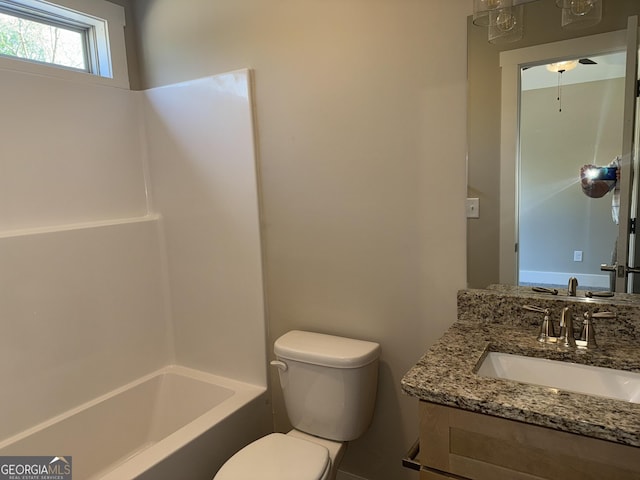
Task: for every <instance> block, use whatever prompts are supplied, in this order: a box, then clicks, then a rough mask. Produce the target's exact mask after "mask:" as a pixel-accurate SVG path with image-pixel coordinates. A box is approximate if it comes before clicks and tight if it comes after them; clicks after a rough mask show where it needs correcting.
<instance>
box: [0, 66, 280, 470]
mask: <svg viewBox="0 0 640 480" xmlns="http://www.w3.org/2000/svg"><path fill="white" fill-rule="evenodd" d="M0 86H2V87H3V88H2V89H1V90H0V99H2V101H3V105H5V108H4V111H5V113H7V112H10V113H11V114H12V115H4V116H3V119H2V120H0V126H1V127H2V128H3V132H4V135H3V150H4V155H3V175H2V178H3V179H0V192H2V193H0V204H1V205H0V264H2V266H3V268H2V272H1V273H0V287H1V288H0V303H1V304H2V305H3V307H2V315H3V320H4V328H3V331H4V333H3V335H2V336H0V360H1V361H0V382H1V383H2V385H3V388H4V391H5V392H7V395H4V396H3V398H2V400H0V412H2V413H3V418H4V420H3V423H2V425H0V442H4V443H7V442H9V443H12V440H8V439H14V440H15V439H16V438H20V437H21V436H23V435H24V434H25V432H28V431H30V429H32V428H34V427H36V426H37V425H42V424H43V422H44V423H46V422H49V421H51V419H53V418H59V416H60V415H64V414H65V412H69V411H74V410H75V409H77V408H78V406H79V405H83V404H85V403H86V402H94V401H95V400H96V399H99V398H103V396H104V395H107V394H108V392H112V391H114V390H118V389H120V388H122V386H123V385H127V384H129V383H130V382H135V381H137V380H138V379H140V378H144V377H145V376H146V375H148V374H149V373H150V372H154V371H157V370H158V369H162V368H164V367H165V366H167V365H173V364H179V365H182V366H186V367H191V368H194V369H197V370H199V371H201V372H203V374H215V375H217V376H220V377H226V378H228V379H233V380H229V381H239V382H241V383H246V384H248V385H252V386H253V387H252V388H254V389H255V391H256V392H263V391H264V390H265V389H266V384H267V382H266V339H265V330H266V326H265V316H264V297H263V290H262V261H261V247H260V233H259V209H258V208H259V207H258V191H257V176H256V165H255V161H256V158H255V151H254V136H253V115H252V105H251V102H252V100H251V95H250V72H249V71H247V70H244V71H239V72H232V73H230V74H224V75H218V76H213V77H208V78H205V79H201V80H196V81H194V82H188V83H184V84H179V85H175V86H168V87H163V88H159V89H154V90H151V91H147V92H132V91H128V90H122V89H116V88H111V87H104V86H99V85H97V86H96V85H91V86H87V85H84V84H76V83H74V82H70V81H65V80H60V79H55V78H46V77H39V76H34V75H29V74H25V73H20V72H14V71H4V70H0ZM174 107H175V108H176V109H177V110H173V108H174ZM231 133H234V135H231ZM194 172H197V174H195V175H192V173H194ZM249 403H251V404H252V405H256V408H257V410H256V414H255V421H252V422H244V421H241V422H240V425H241V427H242V428H240V431H239V432H240V433H241V435H239V436H242V437H243V439H242V440H241V441H240V440H238V441H239V443H237V445H234V444H233V442H231V443H230V444H229V445H230V447H231V448H239V447H241V446H242V444H243V442H244V441H246V440H247V439H250V438H254V437H256V436H259V435H261V434H263V433H265V427H264V425H265V422H266V424H267V425H269V424H270V421H269V409H268V407H267V404H266V401H265V399H264V398H263V396H262V395H259V394H258V395H257V397H256V399H255V400H254V401H250V402H249ZM258 406H259V407H258ZM216 408H218V407H212V410H215V409H216ZM205 416H206V414H205ZM211 421H212V422H215V421H214V420H213V419H211ZM69 435H73V436H75V434H71V433H69ZM238 438H239V437H238ZM75 440H78V439H77V438H76V439H75ZM87 441H90V439H88V438H87ZM212 448H216V447H215V446H214V447H212ZM50 453H51V454H53V455H55V454H60V452H59V451H56V452H49V451H40V449H38V451H29V452H25V454H30V455H49V454H50ZM69 454H70V455H71V456H73V455H74V453H73V452H66V453H65V455H69ZM81 462H82V459H81V455H80V456H75V457H74V463H76V464H79V463H81Z"/></svg>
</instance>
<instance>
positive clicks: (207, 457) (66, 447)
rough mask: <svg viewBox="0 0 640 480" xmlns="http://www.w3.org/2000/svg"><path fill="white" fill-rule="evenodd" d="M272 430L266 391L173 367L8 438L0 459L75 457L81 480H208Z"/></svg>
mask: <svg viewBox="0 0 640 480" xmlns="http://www.w3.org/2000/svg"><path fill="white" fill-rule="evenodd" d="M269 431H270V420H269V409H268V407H267V402H266V394H265V388H263V387H258V386H255V385H250V384H246V383H242V382H237V381H234V380H230V379H228V378H223V377H218V376H215V375H210V374H206V373H203V372H199V371H196V370H192V369H188V368H184V367H177V366H170V367H166V368H164V369H162V370H159V371H157V372H154V373H153V374H150V375H147V376H145V377H143V378H141V379H139V380H136V381H135V382H132V383H130V384H128V385H126V386H124V387H122V388H119V389H117V390H114V391H112V392H110V393H108V394H106V395H104V396H102V397H100V398H97V399H95V400H93V401H91V402H88V403H86V404H84V405H81V406H79V407H77V408H74V409H73V410H70V411H68V412H66V413H64V414H63V415H60V416H57V417H55V418H52V419H50V420H48V421H47V422H44V423H42V424H40V425H37V426H36V427H33V428H31V429H29V430H27V431H25V432H22V433H20V434H18V435H15V436H13V437H11V438H9V439H7V440H4V441H3V442H1V443H0V456H3V455H38V456H48V455H51V456H56V455H57V456H71V457H72V460H73V479H74V480H89V479H91V480H93V479H103V480H128V479H134V478H139V479H148V480H152V479H153V480H162V479H165V478H166V479H172V480H174V479H189V480H196V479H202V480H205V479H211V478H212V477H213V475H214V474H215V473H216V471H217V470H218V469H219V468H220V466H221V465H222V464H223V463H224V462H225V461H226V459H227V458H229V457H230V456H231V455H232V454H233V453H234V452H236V451H237V450H238V449H240V448H241V447H242V446H244V445H246V444H248V443H249V442H251V441H253V440H255V439H256V438H259V437H260V436H262V435H264V434H266V433H268V432H269Z"/></svg>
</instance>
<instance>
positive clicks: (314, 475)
mask: <svg viewBox="0 0 640 480" xmlns="http://www.w3.org/2000/svg"><path fill="white" fill-rule="evenodd" d="M330 470H331V460H330V458H329V451H328V450H327V449H326V448H325V447H323V446H321V445H318V444H315V443H312V442H309V441H307V440H302V439H300V438H295V437H292V436H289V435H284V434H282V433H272V434H270V435H267V436H266V437H262V438H261V439H259V440H256V441H255V442H253V443H251V444H249V445H247V446H246V447H244V448H243V449H242V450H240V451H239V452H237V453H236V454H235V455H234V456H233V457H231V458H230V459H229V460H227V462H226V463H225V464H224V465H223V466H222V468H221V469H220V471H219V472H218V473H217V475H216V476H215V477H214V480H253V479H261V480H325V479H326V478H328V475H329V471H330Z"/></svg>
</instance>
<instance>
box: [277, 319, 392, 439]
mask: <svg viewBox="0 0 640 480" xmlns="http://www.w3.org/2000/svg"><path fill="white" fill-rule="evenodd" d="M274 353H275V355H276V358H277V359H278V360H279V361H281V362H283V363H284V364H285V365H286V367H285V366H283V365H281V366H280V367H281V368H280V369H279V374H280V385H281V387H282V392H283V396H284V401H285V406H286V408H287V414H288V416H289V420H290V421H291V424H292V425H293V427H294V428H295V429H297V430H301V431H303V432H306V433H309V434H311V435H316V436H318V437H322V438H327V439H330V440H336V441H349V440H354V439H356V438H358V437H360V436H361V435H362V434H363V433H364V432H365V431H366V430H367V428H368V427H369V424H370V423H371V418H372V417H373V410H374V407H375V401H376V391H377V385H378V358H379V356H380V345H379V344H377V343H374V342H367V341H363V340H354V339H350V338H343V337H336V336H333V335H325V334H321V333H312V332H303V331H299V330H293V331H291V332H288V333H286V334H285V335H283V336H282V337H280V338H278V340H276V342H275V345H274Z"/></svg>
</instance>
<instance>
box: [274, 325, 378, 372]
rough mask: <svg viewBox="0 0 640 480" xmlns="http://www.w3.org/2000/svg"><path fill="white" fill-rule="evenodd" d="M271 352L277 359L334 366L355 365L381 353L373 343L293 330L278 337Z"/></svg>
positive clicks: (354, 366)
mask: <svg viewBox="0 0 640 480" xmlns="http://www.w3.org/2000/svg"><path fill="white" fill-rule="evenodd" d="M274 352H275V354H276V355H277V356H278V357H280V358H285V359H289V360H296V361H298V362H304V363H311V364H314V365H322V366H325V367H334V368H358V367H363V366H365V365H368V364H370V363H371V362H373V361H375V360H377V359H378V357H379V356H380V345H379V344H377V343H375V342H367V341H364V340H354V339H352V338H344V337H336V336H334V335H325V334H323V333H314V332H303V331H300V330H292V331H290V332H288V333H285V334H284V335H283V336H281V337H280V338H278V339H277V340H276V342H275V344H274Z"/></svg>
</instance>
